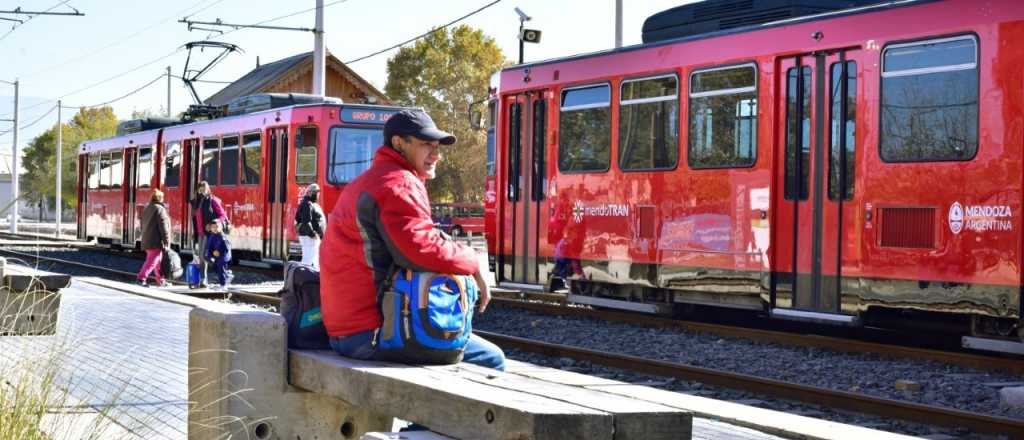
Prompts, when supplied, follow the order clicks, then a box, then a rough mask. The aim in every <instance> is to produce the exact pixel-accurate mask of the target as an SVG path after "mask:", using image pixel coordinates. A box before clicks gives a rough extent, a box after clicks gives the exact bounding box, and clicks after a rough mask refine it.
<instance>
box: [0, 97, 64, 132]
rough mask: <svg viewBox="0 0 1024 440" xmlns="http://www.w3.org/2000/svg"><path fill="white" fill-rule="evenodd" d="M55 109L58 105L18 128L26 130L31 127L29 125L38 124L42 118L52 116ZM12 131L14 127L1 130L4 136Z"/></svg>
mask: <svg viewBox="0 0 1024 440" xmlns="http://www.w3.org/2000/svg"><path fill="white" fill-rule="evenodd" d="M54 110H57V106H56V105H55V106H53V107H52V108H50V110H49V111H48V112H46V113H43V115H42V116H40V117H38V118H36V120H34V121H32V122H29V123H28V124H25V125H21V126H18V129H19V130H24V129H26V128H29V127H31V126H33V125H36V124H38V123H39V121H42V120H43V118H45V117H47V116H50V114H51V113H53V111H54ZM12 131H14V129H13V128H12V129H10V130H7V131H0V136H3V135H5V134H7V133H10V132H12Z"/></svg>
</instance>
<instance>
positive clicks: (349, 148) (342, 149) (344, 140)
mask: <svg viewBox="0 0 1024 440" xmlns="http://www.w3.org/2000/svg"><path fill="white" fill-rule="evenodd" d="M383 143H384V131H383V130H382V129H380V128H355V127H331V133H330V145H331V148H330V152H329V159H328V163H327V181H328V182H330V183H332V184H335V185H340V184H344V183H348V182H351V181H352V180H353V179H355V178H356V177H358V176H359V175H360V174H362V173H363V171H366V169H367V168H369V167H370V162H372V161H373V155H374V153H376V152H377V148H379V147H380V146H381V144H383Z"/></svg>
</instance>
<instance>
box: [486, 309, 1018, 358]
mask: <svg viewBox="0 0 1024 440" xmlns="http://www.w3.org/2000/svg"><path fill="white" fill-rule="evenodd" d="M524 295H525V297H526V298H527V299H529V298H531V294H524ZM549 297H550V294H546V295H545V296H544V297H542V299H544V300H549V301H550V300H551V299H550V298H549ZM491 303H492V304H501V305H503V306H508V307H513V308H517V309H523V310H529V311H533V312H539V313H545V314H552V315H560V316H578V317H588V318H595V319H600V320H602V321H610V322H621V323H625V324H631V325H642V326H645V327H656V328H671V329H678V330H684V331H692V332H701V333H711V334H716V335H719V336H725V337H732V338H737V339H746V340H755V341H761V342H773V343H778V344H786V345H793V346H800V347H818V348H825V349H829V350H834V351H840V352H848V353H870V354H875V355H879V356H884V357H887V358H891V359H912V360H926V361H935V362H943V363H947V364H953V365H960V366H964V367H970V368H976V369H979V370H984V371H1001V372H1009V373H1014V374H1024V360H1021V359H1019V358H1017V359H1014V358H1008V357H995V356H986V355H978V354H971V353H961V352H953V351H943V350H933V349H927V348H916V347H907V346H902V345H889V344H882V343H877V342H868V341H860V340H856V339H850V338H839V337H831V336H822V335H812V334H802V333H789V332H782V331H773V330H762V329H755V328H746V327H735V326H729V325H722V324H708V323H700V322H690V321H680V320H675V319H667V318H659V317H656V316H651V315H641V314H635V313H626V312H617V311H607V310H594V309H589V308H583V307H568V306H565V305H557V304H550V303H544V302H526V301H521V300H517V299H509V298H507V297H503V298H492V299H491Z"/></svg>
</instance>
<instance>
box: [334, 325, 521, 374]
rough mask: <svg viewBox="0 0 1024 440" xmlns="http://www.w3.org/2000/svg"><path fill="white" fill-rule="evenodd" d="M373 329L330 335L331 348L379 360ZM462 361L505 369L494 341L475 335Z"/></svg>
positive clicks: (367, 358)
mask: <svg viewBox="0 0 1024 440" xmlns="http://www.w3.org/2000/svg"><path fill="white" fill-rule="evenodd" d="M372 339H373V330H370V331H365V332H362V333H356V334H354V335H349V336H345V337H332V338H331V348H333V349H334V351H335V352H336V353H338V354H340V355H342V356H345V357H350V358H354V359H362V360H370V361H372V360H379V359H378V358H377V354H378V353H379V350H377V347H374V346H373V343H372ZM462 361H463V362H469V363H471V364H476V365H480V366H482V367H488V368H494V369H495V370H501V371H505V353H504V352H502V351H501V348H498V346H497V345H494V343H492V342H490V341H488V340H486V339H484V338H481V337H479V336H477V335H470V336H469V342H467V343H466V351H465V353H464V354H463V356H462Z"/></svg>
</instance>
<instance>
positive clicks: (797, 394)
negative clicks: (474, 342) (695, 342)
mask: <svg viewBox="0 0 1024 440" xmlns="http://www.w3.org/2000/svg"><path fill="white" fill-rule="evenodd" d="M475 333H477V334H479V335H480V336H483V337H485V338H487V339H488V340H490V341H491V342H494V343H496V344H498V345H499V346H501V347H502V348H505V349H509V348H514V349H517V350H522V351H528V352H531V353H537V354H542V355H545V356H552V357H567V358H571V359H574V360H577V361H588V362H591V363H595V364H600V365H604V366H608V367H613V368H620V369H623V370H628V371H632V372H637V373H644V374H651V375H657V376H666V377H674V378H679V379H684V380H692V381H698V382H702V383H707V384H713V385H717V386H720V387H724V388H731V389H736V390H742V391H749V392H753V393H759V394H764V395H769V396H773V397H778V398H783V399H790V400H796V401H801V402H805V403H810V404H814V405H820V406H825V407H830V408H836V409H843V410H849V411H856V412H860V413H866V414H875V415H879V416H884V417H887V418H896V419H902V420H907V421H913V422H920V423H925V424H929V425H939V426H949V427H964V428H968V429H970V430H972V431H974V432H977V433H981V434H991V435H1005V436H1008V437H1009V438H1024V421H1022V420H1016V419H1010V418H1006V417H997V416H990V415H985V414H977V413H972V412H967V411H960V410H955V409H950V408H945V407H939V406H932V405H922V404H918V403H911V402H903V401H898V400H892V399H884V398H879V397H872V396H868V395H864V394H857V393H851V392H846V391H838V390H831V389H827V388H820V387H811V386H806V385H801V384H795V383H789V382H783V381H778V380H772V379H764V378H759V377H754V376H748V375H743V374H736V373H730V372H725V371H718V370H712V369H708V368H701V367H694V366H689V365H682V364H677V363H672V362H664V361H658V360H652V359H645V358H640V357H635V356H629V355H622V354H615V353H608V352H604V351H595V350H589V349H585V348H579V347H571V346H566V345H559V344H551V343H546V342H539V341H534V340H530V339H524V338H519V337H515V336H508V335H502V334H497V333H490V332H484V331H476V332H475Z"/></svg>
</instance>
